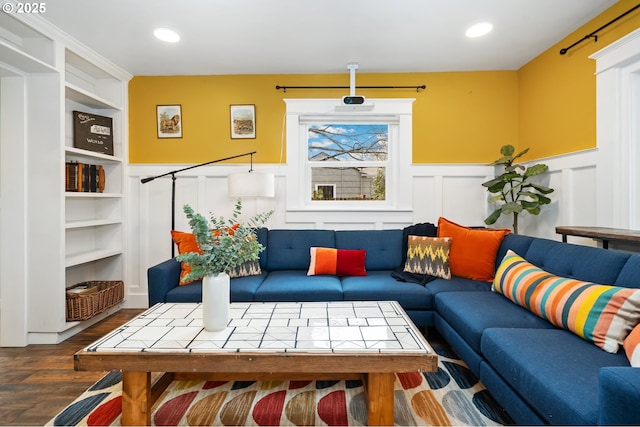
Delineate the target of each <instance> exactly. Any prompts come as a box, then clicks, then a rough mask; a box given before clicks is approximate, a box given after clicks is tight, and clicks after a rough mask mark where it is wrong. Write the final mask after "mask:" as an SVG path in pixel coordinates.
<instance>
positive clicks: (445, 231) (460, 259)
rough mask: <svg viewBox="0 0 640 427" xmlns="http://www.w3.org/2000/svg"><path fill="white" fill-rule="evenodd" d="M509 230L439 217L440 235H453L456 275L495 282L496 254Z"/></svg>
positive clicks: (451, 254)
mask: <svg viewBox="0 0 640 427" xmlns="http://www.w3.org/2000/svg"><path fill="white" fill-rule="evenodd" d="M510 232H511V230H508V229H488V228H469V227H464V226H462V225H459V224H456V223H455V222H451V221H449V220H448V219H445V218H442V217H440V218H439V219H438V237H450V238H452V239H453V240H452V242H451V249H450V252H449V267H450V268H451V274H452V275H454V276H460V277H466V278H468V279H474V280H482V281H484V282H491V281H493V276H494V274H495V269H496V254H497V253H498V248H499V247H500V243H502V239H504V236H506V235H507V234H509V233H510Z"/></svg>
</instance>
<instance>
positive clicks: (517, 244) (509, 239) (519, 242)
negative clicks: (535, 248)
mask: <svg viewBox="0 0 640 427" xmlns="http://www.w3.org/2000/svg"><path fill="white" fill-rule="evenodd" d="M534 240H536V238H535V237H530V236H523V235H522V234H515V233H509V234H507V235H506V236H504V239H502V243H500V247H499V248H498V253H497V254H496V268H495V269H496V270H497V269H498V267H499V266H500V263H501V262H502V258H504V256H505V255H506V254H507V251H508V250H509V249H511V250H512V251H514V252H515V253H517V254H518V255H520V256H522V257H524V254H526V253H527V251H528V250H529V246H531V242H533V241H534Z"/></svg>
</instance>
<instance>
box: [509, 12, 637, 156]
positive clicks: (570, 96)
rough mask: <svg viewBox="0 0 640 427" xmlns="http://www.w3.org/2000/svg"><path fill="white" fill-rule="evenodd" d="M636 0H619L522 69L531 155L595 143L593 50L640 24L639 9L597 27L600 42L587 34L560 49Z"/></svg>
mask: <svg viewBox="0 0 640 427" xmlns="http://www.w3.org/2000/svg"><path fill="white" fill-rule="evenodd" d="M637 3H638V2H637V0H620V1H619V2H617V3H616V4H615V5H614V6H612V7H611V8H609V9H608V10H606V11H605V12H604V13H602V14H601V15H599V16H598V17H596V18H595V19H594V20H592V21H590V22H588V23H587V24H585V25H583V26H582V27H580V28H579V29H577V30H576V31H575V32H573V33H572V34H570V35H569V36H567V37H566V38H564V39H563V40H561V41H560V42H559V43H557V44H556V45H554V46H553V47H551V48H549V49H548V50H547V51H545V52H544V53H542V54H541V55H539V56H538V57H537V58H535V59H534V60H532V61H530V62H529V63H528V64H526V65H525V66H524V67H522V68H521V69H520V70H519V71H518V93H519V96H518V99H519V131H518V145H519V146H520V147H522V148H525V147H530V148H531V151H530V154H529V155H530V156H532V157H534V158H541V157H548V156H553V155H558V154H564V153H570V152H575V151H580V150H585V149H589V148H594V147H596V77H595V74H594V73H595V69H596V68H595V60H593V59H589V56H590V55H591V54H593V53H594V52H597V51H598V50H600V49H602V48H604V47H605V46H607V45H609V44H611V43H613V42H614V41H616V40H618V39H619V38H621V37H623V36H624V35H626V34H628V33H630V32H632V31H634V30H635V29H637V28H638V27H640V10H635V11H634V12H632V13H630V14H629V15H627V16H626V17H624V18H622V19H621V20H619V21H617V22H615V23H614V24H612V25H611V26H609V27H607V28H605V29H604V30H602V31H600V32H598V41H597V42H594V40H593V39H591V40H585V41H583V42H582V43H580V44H578V45H577V46H575V47H574V48H572V49H571V50H569V51H568V52H567V53H566V54H565V55H560V53H559V52H560V49H561V48H565V47H568V46H570V45H571V44H573V43H574V42H576V41H578V40H580V39H582V38H583V37H584V36H585V35H587V34H590V33H592V32H593V31H595V30H596V29H598V28H599V27H601V26H602V25H604V24H606V23H607V22H609V21H611V20H613V19H614V18H616V17H618V16H619V15H621V14H623V13H624V12H626V11H627V10H629V9H631V8H632V7H634V6H635V5H636V4H637Z"/></svg>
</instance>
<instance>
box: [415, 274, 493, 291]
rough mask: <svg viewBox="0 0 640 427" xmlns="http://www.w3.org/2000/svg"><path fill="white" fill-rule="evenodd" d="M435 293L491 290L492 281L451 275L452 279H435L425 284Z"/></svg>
mask: <svg viewBox="0 0 640 427" xmlns="http://www.w3.org/2000/svg"><path fill="white" fill-rule="evenodd" d="M425 287H426V288H427V290H429V292H431V293H432V294H433V295H436V294H439V293H440V292H477V291H491V283H489V282H483V281H482V280H473V279H467V278H465V277H458V276H451V279H435V280H432V281H431V282H428V283H426V284H425Z"/></svg>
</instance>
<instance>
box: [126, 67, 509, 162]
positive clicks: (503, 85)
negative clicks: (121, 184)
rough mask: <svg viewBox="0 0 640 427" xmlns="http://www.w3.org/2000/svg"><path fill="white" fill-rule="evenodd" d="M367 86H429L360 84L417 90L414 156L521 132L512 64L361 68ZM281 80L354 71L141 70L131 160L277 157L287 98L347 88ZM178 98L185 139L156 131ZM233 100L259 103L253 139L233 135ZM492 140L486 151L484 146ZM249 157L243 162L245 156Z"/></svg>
mask: <svg viewBox="0 0 640 427" xmlns="http://www.w3.org/2000/svg"><path fill="white" fill-rule="evenodd" d="M356 80H357V84H358V85H363V86H417V85H422V84H426V85H427V89H426V90H423V91H420V92H416V91H415V90H414V89H408V90H379V89H375V90H358V94H359V95H364V96H366V97H368V98H376V97H377V98H414V97H415V98H416V101H415V103H414V109H413V111H414V128H413V132H414V135H413V136H414V144H413V145H414V147H413V159H414V162H415V163H474V162H484V163H486V162H489V161H491V160H493V158H494V157H495V154H494V153H497V152H498V151H497V147H500V145H502V144H506V143H515V141H516V140H517V75H516V72H515V71H491V72H466V73H453V72H452V73H403V74H367V73H358V74H357V76H356ZM276 85H287V86H296V85H298V86H309V85H319V86H331V85H340V86H348V85H349V75H348V73H347V72H346V71H345V74H328V75H232V76H220V75H212V76H169V77H144V76H136V77H134V78H133V79H132V80H131V82H130V84H129V111H130V113H129V114H130V133H129V136H130V138H129V159H130V162H131V163H189V164H190V163H199V162H203V161H206V160H209V159H216V158H221V157H228V156H232V155H235V154H239V153H243V152H247V151H253V150H256V151H257V155H256V156H254V161H255V162H256V163H278V162H279V161H280V151H281V150H280V146H281V141H282V132H283V117H284V112H285V103H284V102H283V99H284V98H335V99H336V100H338V99H339V98H340V97H341V96H343V95H348V93H349V91H348V89H343V90H289V91H287V93H283V91H282V90H276V89H275V86H276ZM165 104H180V105H182V116H183V137H182V138H181V139H167V138H160V139H159V138H158V137H157V130H156V126H157V125H156V119H155V111H156V105H165ZM230 104H255V106H256V130H257V132H256V139H231V137H230V131H229V126H230V123H229V122H230V119H229V105H230ZM487 146H490V147H493V148H492V149H491V151H492V153H490V154H488V153H487V150H486V147H487ZM247 160H248V159H247V158H241V159H238V160H237V161H238V162H247Z"/></svg>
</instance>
